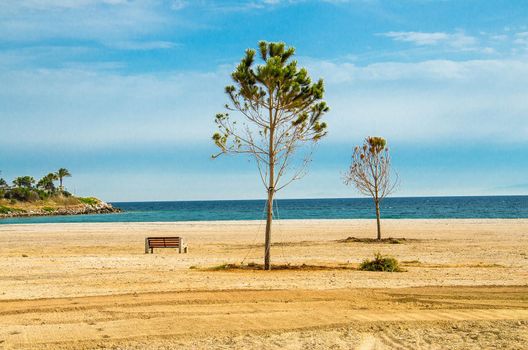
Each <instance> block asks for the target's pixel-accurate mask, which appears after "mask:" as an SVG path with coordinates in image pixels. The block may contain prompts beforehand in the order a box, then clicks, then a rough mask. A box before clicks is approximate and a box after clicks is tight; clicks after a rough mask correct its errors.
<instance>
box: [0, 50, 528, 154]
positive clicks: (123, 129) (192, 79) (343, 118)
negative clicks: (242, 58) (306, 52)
mask: <svg viewBox="0 0 528 350" xmlns="http://www.w3.org/2000/svg"><path fill="white" fill-rule="evenodd" d="M305 63H307V64H306V65H307V67H308V69H309V71H310V73H311V75H312V76H313V77H323V78H325V81H326V85H327V94H326V97H327V100H328V102H329V105H330V107H331V113H329V114H328V117H327V120H328V122H329V124H330V137H329V139H328V141H327V142H330V143H332V142H338V143H339V142H349V140H350V139H355V140H358V139H359V140H361V139H362V138H363V137H364V136H365V135H369V134H381V135H385V136H386V137H388V138H389V139H391V140H392V141H398V142H411V140H413V141H412V142H422V143H424V144H428V143H442V142H453V141H463V142H468V143H471V142H491V143H492V142H499V143H500V142H506V143H507V142H512V141H514V142H520V141H519V140H526V139H527V138H528V119H526V115H528V100H527V99H526V96H527V95H528V63H527V62H526V61H524V60H471V61H462V62H456V61H451V60H429V61H423V62H416V63H396V62H380V63H376V64H371V65H366V66H358V65H355V64H353V63H349V62H344V63H335V62H328V61H320V60H312V61H309V62H308V61H306V60H305ZM229 68H231V67H229ZM229 68H227V69H224V68H222V69H219V70H218V71H214V72H210V73H199V72H166V73H164V74H132V75H123V74H118V73H115V72H113V71H112V70H110V71H108V70H93V69H91V70H88V69H86V68H82V69H79V68H78V67H77V68H76V69H56V70H28V71H24V70H12V71H4V72H0V79H1V81H2V82H4V83H3V84H2V85H1V86H0V116H1V118H2V125H3V128H5V130H10V131H11V132H10V133H9V134H7V135H4V136H3V137H2V140H1V141H0V142H1V144H2V146H4V147H6V146H9V145H14V144H17V143H19V142H20V139H24V140H31V141H28V142H33V143H38V144H46V143H54V142H55V143H58V144H67V145H69V146H70V147H76V146H78V147H81V146H83V147H85V146H86V147H109V146H112V145H115V144H127V143H135V144H151V143H153V142H172V143H175V144H182V145H183V144H187V143H192V142H198V143H201V144H204V143H207V140H209V138H210V134H211V132H212V131H213V130H214V125H213V123H212V116H213V115H214V114H215V113H217V112H219V111H222V108H223V105H224V103H225V102H226V97H225V96H224V94H223V87H224V86H225V85H226V84H227V83H229V71H230V69H229ZM50 126H53V127H51V128H50ZM43 130H46V132H43ZM523 142H524V141H523Z"/></svg>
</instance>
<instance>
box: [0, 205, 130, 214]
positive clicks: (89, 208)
mask: <svg viewBox="0 0 528 350" xmlns="http://www.w3.org/2000/svg"><path fill="white" fill-rule="evenodd" d="M122 211H123V210H121V209H119V208H114V207H113V206H112V204H109V203H106V202H103V201H101V202H99V203H94V204H78V205H72V206H67V207H59V208H48V207H42V208H32V209H27V210H21V209H13V210H12V211H8V212H6V213H0V218H14V217H30V216H58V215H86V214H111V213H121V212H122Z"/></svg>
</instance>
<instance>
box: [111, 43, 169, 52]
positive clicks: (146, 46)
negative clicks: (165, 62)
mask: <svg viewBox="0 0 528 350" xmlns="http://www.w3.org/2000/svg"><path fill="white" fill-rule="evenodd" d="M109 46H111V47H114V48H116V49H121V50H138V51H141V50H159V49H173V48H175V47H177V46H178V44H177V43H174V42H171V41H120V42H115V43H110V44H109Z"/></svg>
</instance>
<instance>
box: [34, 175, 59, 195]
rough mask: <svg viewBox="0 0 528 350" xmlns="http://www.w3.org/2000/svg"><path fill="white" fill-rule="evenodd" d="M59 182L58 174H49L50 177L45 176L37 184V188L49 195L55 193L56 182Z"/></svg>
mask: <svg viewBox="0 0 528 350" xmlns="http://www.w3.org/2000/svg"><path fill="white" fill-rule="evenodd" d="M56 180H58V177H57V174H55V173H49V174H48V175H46V176H44V177H43V178H42V179H40V180H39V182H38V183H37V188H40V189H42V190H45V191H46V192H48V193H50V194H51V193H53V192H55V184H54V183H53V182H54V181H56Z"/></svg>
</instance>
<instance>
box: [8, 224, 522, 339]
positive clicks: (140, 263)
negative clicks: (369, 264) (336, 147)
mask: <svg viewBox="0 0 528 350" xmlns="http://www.w3.org/2000/svg"><path fill="white" fill-rule="evenodd" d="M383 229H384V234H385V237H389V236H390V237H403V238H405V239H406V240H405V241H402V243H400V244H378V243H374V244H373V243H357V242H356V243H350V242H347V243H344V242H340V240H343V239H345V238H347V237H349V236H353V237H358V238H367V237H375V226H374V222H373V221H372V220H289V221H280V222H277V224H276V225H275V231H274V233H273V241H274V243H275V244H274V245H273V248H272V260H273V263H276V264H292V265H300V264H303V263H305V264H310V265H317V266H320V267H321V269H314V270H303V271H294V270H288V271H272V272H265V271H239V270H237V271H214V270H211V269H210V268H211V267H214V266H218V265H221V264H225V263H233V264H235V263H241V262H244V263H248V262H259V263H260V262H261V260H262V255H263V247H262V241H263V230H264V225H263V224H262V223H261V222H251V221H237V222H179V223H126V224H121V223H111V224H41V225H3V226H0V349H4V348H5V349H19V348H24V349H25V348H29V349H93V348H111V349H114V348H115V349H144V348H153V349H158V348H159V349H172V348H181V347H187V348H225V349H228V348H245V349H252V348H255V349H259V348H262V346H263V344H266V346H267V348H271V349H274V348H276V349H279V348H293V349H311V348H313V349H316V348H336V349H341V348H343V349H349V348H358V349H392V348H401V349H405V348H414V349H422V348H423V349H443V348H475V349H478V348H489V347H492V348H504V349H508V348H510V349H519V348H522V347H523V346H525V344H526V343H528V266H527V263H528V220H491V219H490V220H480V219H479V220H384V221H383ZM158 235H167V236H169V235H178V236H183V237H185V238H186V240H187V242H188V244H189V253H188V254H178V253H177V252H176V251H174V250H169V249H164V250H158V251H156V252H155V254H144V238H145V237H146V236H158ZM375 252H381V253H383V254H390V255H392V256H394V257H396V258H397V259H398V260H399V261H400V262H401V263H402V266H403V268H404V269H405V270H406V271H405V272H399V273H380V272H365V271H359V270H357V269H356V268H357V266H358V264H359V263H360V262H361V261H362V260H363V259H365V258H370V257H372V256H373V255H374V253H375Z"/></svg>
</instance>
